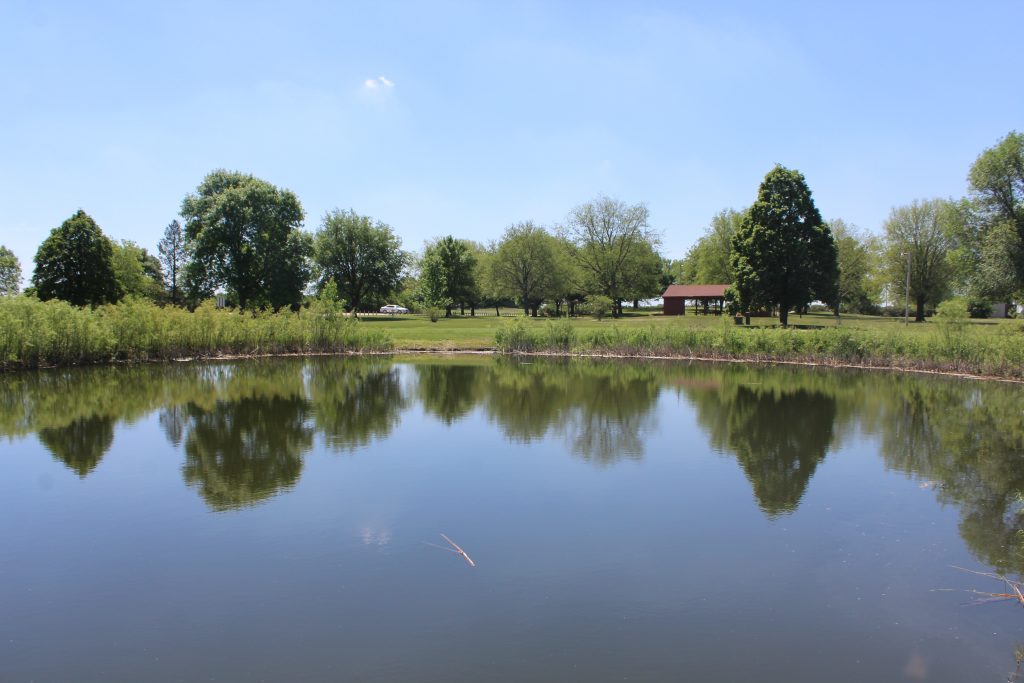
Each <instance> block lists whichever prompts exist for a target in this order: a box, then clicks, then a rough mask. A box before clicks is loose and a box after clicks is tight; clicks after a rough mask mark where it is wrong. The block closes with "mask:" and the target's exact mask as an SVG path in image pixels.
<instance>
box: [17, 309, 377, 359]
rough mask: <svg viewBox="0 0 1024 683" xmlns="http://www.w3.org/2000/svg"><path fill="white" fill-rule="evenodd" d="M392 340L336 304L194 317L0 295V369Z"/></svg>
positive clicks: (369, 347) (307, 349) (336, 348)
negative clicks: (367, 326) (354, 318)
mask: <svg viewBox="0 0 1024 683" xmlns="http://www.w3.org/2000/svg"><path fill="white" fill-rule="evenodd" d="M391 346H392V343H391V339H390V338H389V337H388V336H387V334H386V333H384V332H382V331H379V330H371V329H365V328H363V327H362V326H361V325H360V323H359V322H358V321H356V320H353V319H351V318H347V317H345V316H343V315H341V313H340V311H338V310H337V308H336V307H334V306H332V305H330V304H325V303H321V302H314V303H313V304H312V305H311V306H310V307H309V308H308V309H303V310H301V311H299V312H298V313H292V312H281V313H260V314H256V315H250V314H239V313H237V312H232V311H227V310H218V309H217V308H215V307H214V305H213V304H212V302H211V303H207V304H204V305H202V306H200V307H199V308H198V309H196V311H195V312H192V313H190V312H188V311H185V310H182V309H178V308H161V307H159V306H155V305H153V304H151V303H149V302H146V301H141V300H128V301H124V302H122V303H120V304H117V305H111V306H103V307H100V308H96V309H89V308H77V307H75V306H71V305H69V304H67V303H65V302H62V301H45V302H42V301H38V300H36V299H32V298H29V297H0V367H3V368H34V367H40V366H51V365H78V364H86V363H102V362H108V361H113V360H129V361H134V360H160V359H171V358H181V357H191V356H223V355H264V354H268V355H272V354H283V353H316V352H327V353H332V352H344V351H386V350H389V349H391Z"/></svg>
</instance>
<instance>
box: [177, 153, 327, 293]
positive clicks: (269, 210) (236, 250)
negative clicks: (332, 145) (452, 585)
mask: <svg viewBox="0 0 1024 683" xmlns="http://www.w3.org/2000/svg"><path fill="white" fill-rule="evenodd" d="M181 215H182V217H183V218H184V219H185V238H186V243H187V245H188V249H189V251H190V253H191V254H192V262H191V263H190V264H189V267H188V277H189V278H190V280H191V282H190V289H191V290H192V291H193V292H194V293H196V294H209V293H210V292H212V290H213V289H214V288H216V287H218V286H223V287H227V288H228V289H229V290H230V291H231V292H232V293H233V294H234V296H235V297H236V298H237V301H238V305H239V307H240V308H242V309H244V310H248V309H259V308H264V307H268V306H269V307H271V308H273V309H275V310H276V309H278V308H281V307H282V306H292V305H295V304H297V303H298V302H299V301H300V300H301V298H302V291H303V289H305V286H306V283H307V282H308V281H309V275H310V271H309V255H310V253H311V251H312V244H311V240H310V237H309V235H307V234H305V233H303V232H302V231H301V230H300V228H301V226H302V219H303V212H302V206H301V205H300V204H299V200H298V198H297V197H296V196H295V195H294V194H293V193H292V192H290V191H288V190H281V189H278V188H277V187H274V186H273V185H271V184H270V183H268V182H266V181H263V180H260V179H258V178H255V177H253V176H251V175H247V174H243V173H237V172H230V171H225V170H217V171H214V172H212V173H210V174H209V175H208V176H206V178H205V179H203V182H202V183H201V184H200V185H199V187H198V188H197V190H196V193H195V194H190V195H188V196H186V197H185V199H184V201H182V203H181Z"/></svg>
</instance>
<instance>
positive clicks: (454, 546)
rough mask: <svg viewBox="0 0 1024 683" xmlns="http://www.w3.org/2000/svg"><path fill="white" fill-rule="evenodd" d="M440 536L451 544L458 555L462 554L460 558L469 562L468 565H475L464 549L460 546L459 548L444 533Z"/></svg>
mask: <svg viewBox="0 0 1024 683" xmlns="http://www.w3.org/2000/svg"><path fill="white" fill-rule="evenodd" d="M441 538H443V539H444V540H446V541H448V543H450V544H451V546H452V547H453V548H455V552H457V553H458V554H459V555H462V559H464V560H465V561H466V562H468V563H469V566H470V567H475V566H476V562H474V561H473V558H471V557H470V556H469V555H467V554H466V551H465V550H463V549H462V548H460V547H459V544H458V543H456V542H455V541H453V540H452V539H450V538H448V537H447V536H445V535H444V534H441Z"/></svg>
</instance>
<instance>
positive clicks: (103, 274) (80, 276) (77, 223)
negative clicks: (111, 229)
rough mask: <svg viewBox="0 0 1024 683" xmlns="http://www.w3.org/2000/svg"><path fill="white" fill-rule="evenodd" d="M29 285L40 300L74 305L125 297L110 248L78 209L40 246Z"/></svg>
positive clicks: (91, 303)
mask: <svg viewBox="0 0 1024 683" xmlns="http://www.w3.org/2000/svg"><path fill="white" fill-rule="evenodd" d="M32 284H33V285H34V286H35V288H36V295H37V296H38V297H39V298H40V299H41V300H43V301H48V300H50V299H60V300H61V301H67V302H69V303H71V304H74V305H76V306H86V305H90V306H97V305H99V304H104V303H112V302H115V301H118V300H119V299H120V298H121V297H122V296H123V295H124V290H122V289H121V287H120V285H119V284H118V282H117V278H116V275H115V272H114V249H113V246H112V245H111V242H110V240H109V239H107V238H106V236H105V235H104V234H103V231H102V230H100V226H98V225H96V221H94V220H93V219H92V218H91V217H90V216H89V215H88V214H87V213H85V212H84V211H82V210H81V209H79V210H78V211H76V212H75V214H74V215H73V216H72V217H71V218H69V219H67V220H66V221H64V222H63V223H62V224H61V226H60V227H59V228H56V229H54V230H53V231H52V232H51V233H50V236H49V237H47V238H46V240H44V241H43V243H42V245H40V247H39V251H37V252H36V270H35V273H34V274H33V276H32Z"/></svg>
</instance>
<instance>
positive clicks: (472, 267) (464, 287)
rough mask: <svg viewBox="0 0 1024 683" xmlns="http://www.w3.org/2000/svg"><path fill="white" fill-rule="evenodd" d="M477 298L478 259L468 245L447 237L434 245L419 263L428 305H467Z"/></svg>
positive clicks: (448, 313) (447, 308)
mask: <svg viewBox="0 0 1024 683" xmlns="http://www.w3.org/2000/svg"><path fill="white" fill-rule="evenodd" d="M476 296H477V285H476V256H475V255H474V253H473V250H472V249H470V247H469V245H467V244H466V242H465V241H463V240H458V239H455V238H454V237H452V236H451V235H448V236H447V237H442V238H441V239H439V240H436V241H434V242H431V243H429V244H428V245H427V248H426V249H425V250H424V252H423V258H422V259H421V261H420V297H421V298H422V299H423V301H424V303H425V304H426V305H427V306H437V307H441V308H444V309H445V317H447V318H450V317H451V315H452V306H454V305H455V304H460V305H465V304H467V303H469V302H471V301H473V300H474V299H475V298H476Z"/></svg>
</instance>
